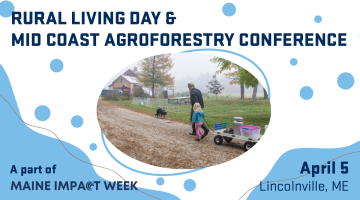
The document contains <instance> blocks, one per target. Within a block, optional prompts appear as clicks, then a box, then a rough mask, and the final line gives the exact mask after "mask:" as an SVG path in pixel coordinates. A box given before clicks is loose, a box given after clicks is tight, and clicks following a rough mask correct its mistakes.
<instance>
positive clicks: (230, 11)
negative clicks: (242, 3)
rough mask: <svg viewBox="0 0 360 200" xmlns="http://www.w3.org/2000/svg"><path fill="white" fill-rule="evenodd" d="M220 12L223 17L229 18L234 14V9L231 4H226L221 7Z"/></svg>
mask: <svg viewBox="0 0 360 200" xmlns="http://www.w3.org/2000/svg"><path fill="white" fill-rule="evenodd" d="M222 11H223V13H224V15H226V16H228V17H231V16H233V15H234V14H235V12H236V7H235V5H234V4H232V3H227V4H225V5H224V6H223V8H222Z"/></svg>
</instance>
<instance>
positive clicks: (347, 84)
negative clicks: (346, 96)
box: [337, 72, 355, 90]
mask: <svg viewBox="0 0 360 200" xmlns="http://www.w3.org/2000/svg"><path fill="white" fill-rule="evenodd" d="M337 83H338V85H339V87H340V88H341V89H344V90H347V89H350V88H352V86H353V85H354V83H355V79H354V77H353V75H351V74H350V73H348V72H344V73H342V74H340V75H339V77H338V79H337Z"/></svg>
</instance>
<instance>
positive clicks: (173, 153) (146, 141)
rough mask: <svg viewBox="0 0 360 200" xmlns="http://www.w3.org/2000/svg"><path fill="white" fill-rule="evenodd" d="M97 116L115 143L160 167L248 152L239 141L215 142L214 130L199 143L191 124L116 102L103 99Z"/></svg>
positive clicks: (204, 163)
mask: <svg viewBox="0 0 360 200" xmlns="http://www.w3.org/2000/svg"><path fill="white" fill-rule="evenodd" d="M97 115H98V120H99V124H100V127H101V130H102V131H103V133H104V134H105V136H106V137H107V139H108V140H109V141H110V142H111V143H112V144H113V145H114V146H116V147H117V148H118V149H119V150H120V151H122V152H123V153H125V154H126V155H128V156H130V157H132V158H134V159H136V160H139V161H141V162H144V163H147V164H151V165H155V166H158V167H166V168H175V169H195V168H203V167H209V166H213V165H217V164H220V163H224V162H226V161H229V160H231V159H233V158H235V157H237V156H239V155H241V154H243V153H244V150H243V146H242V145H243V144H242V143H240V142H239V141H236V140H233V141H232V142H230V143H227V142H225V141H224V143H223V144H222V145H215V143H214V141H213V138H214V136H213V135H214V134H213V133H212V131H210V133H209V134H208V136H207V137H205V138H204V139H203V140H202V141H200V142H197V141H195V136H191V135H189V132H190V131H191V125H190V123H189V124H184V123H180V122H176V121H172V120H171V119H160V118H156V117H155V116H150V115H147V114H143V113H139V112H135V111H132V110H129V109H126V108H123V107H120V105H118V104H116V103H111V102H107V101H104V100H99V102H98V107H97ZM154 115H155V113H154Z"/></svg>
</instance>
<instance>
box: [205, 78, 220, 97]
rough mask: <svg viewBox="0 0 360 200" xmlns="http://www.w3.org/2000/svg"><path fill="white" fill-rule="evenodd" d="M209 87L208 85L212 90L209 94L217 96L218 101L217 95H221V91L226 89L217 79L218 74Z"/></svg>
mask: <svg viewBox="0 0 360 200" xmlns="http://www.w3.org/2000/svg"><path fill="white" fill-rule="evenodd" d="M209 85H210V86H209ZM209 85H206V87H207V88H208V89H209V90H210V91H209V93H211V94H215V95H216V100H217V95H218V94H221V91H222V90H223V89H224V87H223V86H222V85H221V84H220V83H219V81H218V80H217V79H216V74H215V75H214V76H213V80H211V81H210V82H209Z"/></svg>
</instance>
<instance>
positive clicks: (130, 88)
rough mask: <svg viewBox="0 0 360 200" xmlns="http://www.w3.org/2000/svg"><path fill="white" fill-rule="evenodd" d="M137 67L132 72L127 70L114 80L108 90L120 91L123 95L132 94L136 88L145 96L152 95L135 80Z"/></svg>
mask: <svg viewBox="0 0 360 200" xmlns="http://www.w3.org/2000/svg"><path fill="white" fill-rule="evenodd" d="M136 72H137V67H135V68H134V70H131V69H128V70H127V71H126V72H125V73H123V74H122V75H120V76H119V77H118V78H117V79H115V80H114V81H113V82H112V83H111V84H110V85H109V88H110V89H112V90H122V91H123V92H124V93H125V94H126V93H130V94H132V93H133V92H134V91H135V89H136V88H139V89H141V90H142V91H143V92H144V93H145V94H148V95H150V96H151V95H152V93H151V90H150V89H148V88H146V87H144V86H143V84H142V83H139V82H138V80H137V78H136Z"/></svg>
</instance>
